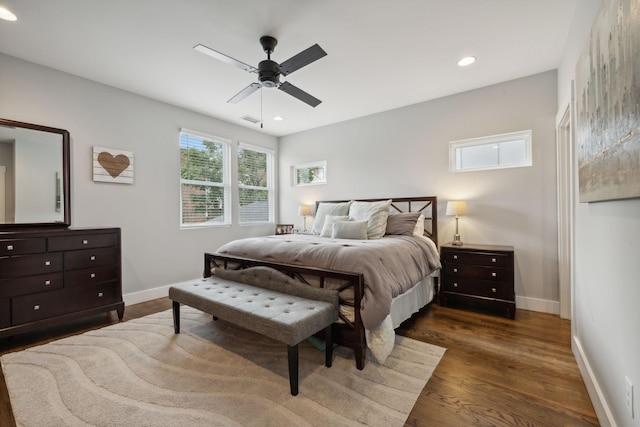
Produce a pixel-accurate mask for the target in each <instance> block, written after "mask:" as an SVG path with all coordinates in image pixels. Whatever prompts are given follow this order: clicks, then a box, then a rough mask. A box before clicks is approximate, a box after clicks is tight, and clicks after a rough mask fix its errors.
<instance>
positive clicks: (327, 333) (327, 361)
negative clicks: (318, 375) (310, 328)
mask: <svg viewBox="0 0 640 427" xmlns="http://www.w3.org/2000/svg"><path fill="white" fill-rule="evenodd" d="M331 328H332V325H329V326H327V327H326V328H324V346H325V349H324V366H326V367H327V368H330V367H331V364H332V363H333V338H332V334H331Z"/></svg>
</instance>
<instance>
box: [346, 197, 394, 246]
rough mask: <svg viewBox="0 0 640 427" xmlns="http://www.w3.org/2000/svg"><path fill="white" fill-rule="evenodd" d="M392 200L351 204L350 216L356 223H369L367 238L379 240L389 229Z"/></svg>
mask: <svg viewBox="0 0 640 427" xmlns="http://www.w3.org/2000/svg"><path fill="white" fill-rule="evenodd" d="M390 205H391V199H389V200H384V201H381V202H357V201H356V202H351V206H350V207H349V216H350V217H351V219H353V220H354V221H367V238H369V239H379V238H381V237H382V236H384V232H385V230H386V229H387V217H388V216H389V206H390Z"/></svg>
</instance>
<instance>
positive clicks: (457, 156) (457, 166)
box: [449, 130, 532, 172]
mask: <svg viewBox="0 0 640 427" xmlns="http://www.w3.org/2000/svg"><path fill="white" fill-rule="evenodd" d="M531 136H532V132H531V131H530V130H525V131H521V132H512V133H505V134H501V135H493V136H485V137H481V138H472V139H464V140H460V141H451V142H449V170H450V171H451V172H468V171H477V170H489V169H503V168H516V167H524V166H531V165H532V155H531Z"/></svg>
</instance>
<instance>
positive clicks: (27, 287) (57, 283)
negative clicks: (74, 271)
mask: <svg viewBox="0 0 640 427" xmlns="http://www.w3.org/2000/svg"><path fill="white" fill-rule="evenodd" d="M62 284H63V280H62V272H57V273H49V274H40V275H37V276H26V277H18V278H15V279H4V280H0V298H4V297H12V296H17V295H26V294H34V293H38V292H47V291H52V290H54V289H60V288H62Z"/></svg>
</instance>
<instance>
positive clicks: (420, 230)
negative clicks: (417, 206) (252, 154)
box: [413, 214, 424, 237]
mask: <svg viewBox="0 0 640 427" xmlns="http://www.w3.org/2000/svg"><path fill="white" fill-rule="evenodd" d="M413 235H414V236H417V237H422V236H424V215H422V214H420V216H419V217H418V222H416V226H415V228H414V229H413Z"/></svg>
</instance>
